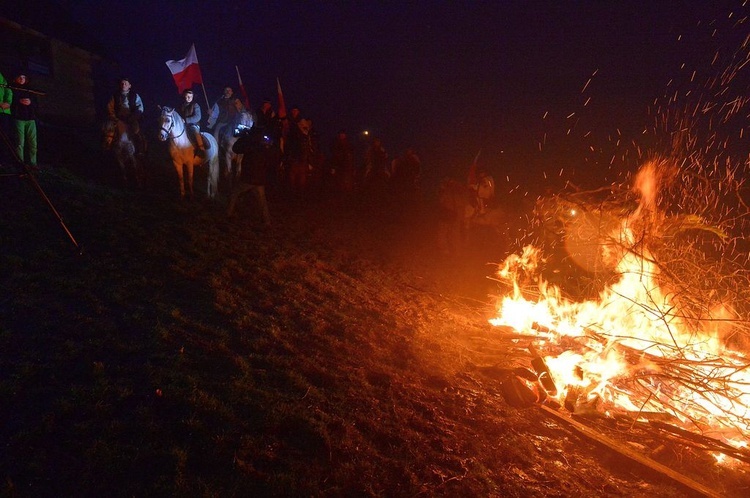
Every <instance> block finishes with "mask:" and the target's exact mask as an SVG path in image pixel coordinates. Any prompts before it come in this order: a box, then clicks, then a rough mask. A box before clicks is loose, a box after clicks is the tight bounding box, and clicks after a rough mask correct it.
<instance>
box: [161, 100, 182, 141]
mask: <svg viewBox="0 0 750 498" xmlns="http://www.w3.org/2000/svg"><path fill="white" fill-rule="evenodd" d="M180 121H182V118H180V115H179V114H177V113H176V112H174V108H172V107H166V106H165V107H161V115H160V116H159V127H160V130H159V140H161V141H162V142H165V141H166V140H167V139H168V138H169V136H170V135H171V133H172V130H173V129H174V127H175V124H177V123H178V122H180Z"/></svg>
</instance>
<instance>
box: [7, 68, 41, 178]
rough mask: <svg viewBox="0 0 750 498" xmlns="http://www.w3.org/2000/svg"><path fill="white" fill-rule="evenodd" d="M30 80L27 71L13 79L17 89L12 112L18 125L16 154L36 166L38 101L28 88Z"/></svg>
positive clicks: (11, 108)
mask: <svg viewBox="0 0 750 498" xmlns="http://www.w3.org/2000/svg"><path fill="white" fill-rule="evenodd" d="M28 82H29V78H28V76H27V75H26V72H25V71H22V72H20V73H19V74H18V76H16V79H15V80H13V88H15V91H14V92H13V93H14V98H13V102H12V104H11V106H10V113H11V116H13V122H14V123H15V125H16V156H18V159H20V160H21V162H23V163H24V164H26V165H28V166H32V167H36V165H37V164H36V153H37V134H36V114H37V102H36V96H35V95H34V93H33V92H31V91H29V90H28V86H27V84H28Z"/></svg>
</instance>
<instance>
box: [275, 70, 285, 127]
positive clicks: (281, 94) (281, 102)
mask: <svg viewBox="0 0 750 498" xmlns="http://www.w3.org/2000/svg"><path fill="white" fill-rule="evenodd" d="M276 93H277V95H278V97H279V118H281V119H284V118H285V117H286V104H285V103H284V92H282V91H281V83H280V82H279V78H278V77H277V78H276Z"/></svg>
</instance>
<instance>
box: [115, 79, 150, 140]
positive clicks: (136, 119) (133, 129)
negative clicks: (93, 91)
mask: <svg viewBox="0 0 750 498" xmlns="http://www.w3.org/2000/svg"><path fill="white" fill-rule="evenodd" d="M132 88H133V85H132V84H131V83H130V79H129V78H120V83H119V87H118V90H117V91H115V93H114V94H112V97H110V99H109V102H108V103H107V114H108V115H109V119H110V120H114V121H122V122H124V123H125V124H127V126H128V131H129V132H130V133H131V134H132V136H133V143H134V144H135V148H136V154H144V153H145V152H146V141H145V139H144V138H143V135H142V134H141V118H142V117H143V109H144V108H143V100H141V96H140V95H138V94H137V93H136V92H135V91H133V90H132Z"/></svg>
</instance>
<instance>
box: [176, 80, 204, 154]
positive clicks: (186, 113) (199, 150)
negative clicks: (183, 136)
mask: <svg viewBox="0 0 750 498" xmlns="http://www.w3.org/2000/svg"><path fill="white" fill-rule="evenodd" d="M194 97H195V96H194V94H193V91H192V90H191V89H189V88H188V89H186V90H185V91H184V92H182V103H181V104H180V107H178V108H177V112H178V113H179V115H180V116H182V119H184V120H185V125H186V126H185V127H186V128H187V130H188V137H189V138H190V141H191V142H193V144H194V145H195V147H196V150H195V155H196V156H198V157H200V158H203V159H205V157H206V146H205V144H204V143H203V135H201V127H200V122H201V117H202V116H201V106H200V104H198V102H195V101H194V100H193V98H194Z"/></svg>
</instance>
